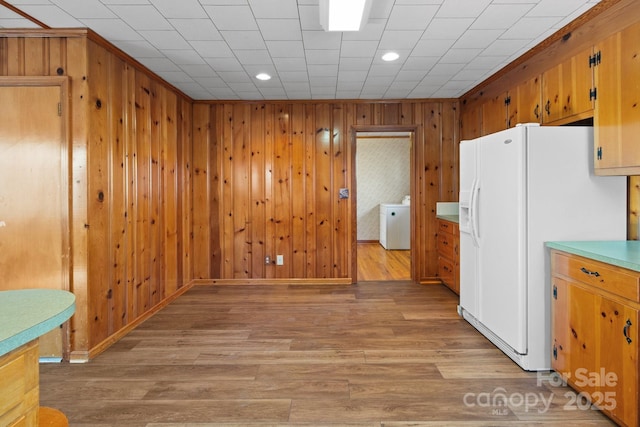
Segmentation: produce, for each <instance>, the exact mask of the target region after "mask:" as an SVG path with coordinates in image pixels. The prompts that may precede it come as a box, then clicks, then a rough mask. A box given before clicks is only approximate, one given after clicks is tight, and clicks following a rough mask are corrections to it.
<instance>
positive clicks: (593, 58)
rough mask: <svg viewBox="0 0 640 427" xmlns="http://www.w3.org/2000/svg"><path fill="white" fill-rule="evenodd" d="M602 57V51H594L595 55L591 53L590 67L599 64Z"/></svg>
mask: <svg viewBox="0 0 640 427" xmlns="http://www.w3.org/2000/svg"><path fill="white" fill-rule="evenodd" d="M601 58H602V55H601V53H600V51H598V52H596V53H594V54H593V55H589V68H591V67H595V66H596V65H599V64H600V62H601Z"/></svg>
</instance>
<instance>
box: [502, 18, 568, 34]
mask: <svg viewBox="0 0 640 427" xmlns="http://www.w3.org/2000/svg"><path fill="white" fill-rule="evenodd" d="M558 21H559V18H557V17H555V16H552V17H540V18H535V17H525V18H522V19H521V20H520V21H518V25H517V26H515V27H513V28H510V29H508V30H507V31H505V32H504V33H503V34H502V35H501V36H500V38H501V39H535V38H538V37H540V36H542V34H544V33H545V32H547V31H549V29H550V28H553V26H554V25H556V24H557V23H558Z"/></svg>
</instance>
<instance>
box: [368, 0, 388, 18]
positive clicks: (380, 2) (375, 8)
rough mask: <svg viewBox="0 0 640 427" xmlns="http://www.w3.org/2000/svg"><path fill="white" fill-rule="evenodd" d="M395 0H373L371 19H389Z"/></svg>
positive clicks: (370, 12)
mask: <svg viewBox="0 0 640 427" xmlns="http://www.w3.org/2000/svg"><path fill="white" fill-rule="evenodd" d="M393 4H394V0H375V1H372V2H371V10H370V11H369V18H370V19H385V20H386V19H388V18H389V15H390V14H391V9H393Z"/></svg>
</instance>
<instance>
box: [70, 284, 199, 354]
mask: <svg viewBox="0 0 640 427" xmlns="http://www.w3.org/2000/svg"><path fill="white" fill-rule="evenodd" d="M193 286H194V281H191V282H189V283H187V284H186V285H184V286H183V287H181V288H180V289H178V290H177V291H176V292H174V293H173V294H172V295H170V296H168V297H167V298H165V299H163V300H162V301H160V302H159V303H158V304H156V305H155V306H154V307H152V308H151V309H149V311H147V312H146V313H144V314H143V315H142V316H140V317H138V318H137V319H136V320H134V321H133V322H131V323H129V324H128V325H126V326H125V327H124V328H122V329H120V330H119V331H117V332H116V333H114V334H113V335H111V336H109V337H108V338H107V339H105V340H103V341H102V342H100V343H99V344H98V345H96V346H95V347H93V348H91V349H90V350H89V351H72V352H71V354H70V355H69V363H87V362H89V360H91V359H93V358H95V357H96V356H97V355H99V354H100V353H102V352H103V351H105V350H106V349H107V348H109V347H111V346H112V345H113V344H114V343H116V342H117V341H118V340H120V339H121V338H122V337H124V336H125V335H127V334H128V333H129V332H131V331H132V330H133V329H135V328H136V327H138V326H139V325H140V324H141V323H142V322H144V321H145V320H147V319H148V318H150V317H151V316H153V315H154V314H155V313H157V312H158V311H160V310H162V309H163V308H164V307H166V306H167V305H169V304H170V303H171V302H172V301H174V300H175V299H176V298H178V297H179V296H180V295H182V294H184V293H185V292H187V291H188V290H189V289H191V288H192V287H193Z"/></svg>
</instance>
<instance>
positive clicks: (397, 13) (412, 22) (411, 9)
mask: <svg viewBox="0 0 640 427" xmlns="http://www.w3.org/2000/svg"><path fill="white" fill-rule="evenodd" d="M437 11H438V6H434V5H420V6H402V5H396V6H394V7H393V9H392V10H391V15H390V16H389V20H388V22H387V27H386V29H387V31H389V30H421V31H424V30H425V29H426V28H427V26H428V25H429V22H430V21H431V19H432V18H433V17H434V15H435V14H436V12H437Z"/></svg>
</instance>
